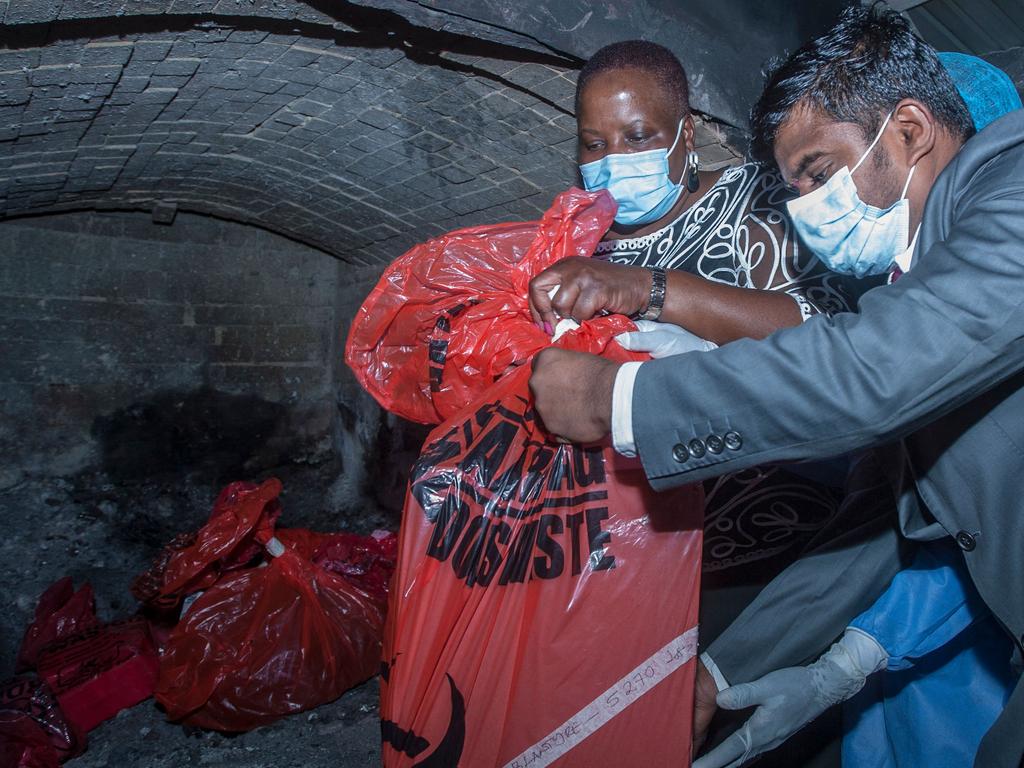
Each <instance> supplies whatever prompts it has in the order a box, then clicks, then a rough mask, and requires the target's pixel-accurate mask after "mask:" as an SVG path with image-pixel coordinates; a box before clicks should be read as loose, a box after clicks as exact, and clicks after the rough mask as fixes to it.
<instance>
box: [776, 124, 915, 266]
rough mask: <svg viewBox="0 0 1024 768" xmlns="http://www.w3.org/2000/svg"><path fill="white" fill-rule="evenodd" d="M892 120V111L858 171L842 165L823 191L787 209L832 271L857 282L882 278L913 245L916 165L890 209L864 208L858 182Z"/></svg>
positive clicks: (823, 185)
mask: <svg viewBox="0 0 1024 768" xmlns="http://www.w3.org/2000/svg"><path fill="white" fill-rule="evenodd" d="M890 117H892V113H891V112H890V113H889V115H887V116H886V118H885V121H884V122H883V123H882V127H881V128H880V129H879V130H878V135H877V136H875V139H874V141H872V142H871V145H870V146H869V147H868V148H867V151H866V152H865V153H864V154H863V155H861V157H860V160H858V161H857V164H856V165H855V166H853V170H850V169H849V168H848V167H847V166H843V167H842V168H840V169H839V170H838V171H836V172H835V173H834V174H832V177H831V178H830V179H829V180H828V181H826V182H825V183H824V184H822V185H821V186H820V187H819V188H818V189H816V190H814V191H813V192H809V193H808V194H806V195H804V196H803V197H798V198H796V199H795V200H790V201H789V202H788V203H787V204H786V207H787V208H788V209H789V215H790V218H792V219H793V226H794V227H795V228H796V231H797V233H798V234H799V235H800V237H801V238H802V239H803V241H804V243H805V244H806V245H807V247H808V248H810V249H811V250H812V251H814V253H815V254H816V255H817V257H818V258H819V259H821V260H822V261H823V262H824V263H825V265H826V266H827V267H828V268H829V269H831V270H832V271H833V272H842V273H844V274H848V275H856V276H857V277H865V276H867V275H880V274H882V273H883V272H886V271H887V270H888V269H889V268H890V267H891V266H892V264H893V262H894V261H895V260H896V257H897V256H898V255H900V254H902V253H903V252H904V251H906V250H907V247H908V244H909V242H910V201H909V200H907V189H908V188H909V187H910V180H911V179H912V178H913V177H914V169H915V168H916V167H917V166H916V165H915V166H914V167H912V168H911V169H910V173H909V174H908V176H907V183H906V184H904V185H903V192H902V193H901V194H900V199H899V200H897V201H896V202H895V203H893V204H892V205H890V206H889V207H888V208H876V207H874V206H873V205H868V204H867V203H865V202H864V201H863V200H861V199H860V195H858V194H857V185H856V184H854V182H853V172H854V171H856V170H857V169H858V168H859V167H860V165H861V163H863V162H864V160H865V159H866V158H867V156H868V155H870V154H871V150H872V149H874V148H875V144H877V143H878V140H879V139H880V138H881V137H882V131H884V130H885V126H886V125H887V124H888V123H889V118H890Z"/></svg>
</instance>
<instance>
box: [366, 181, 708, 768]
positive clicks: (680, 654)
mask: <svg viewBox="0 0 1024 768" xmlns="http://www.w3.org/2000/svg"><path fill="white" fill-rule="evenodd" d="M613 212H614V203H612V202H611V200H610V198H608V197H607V196H606V195H589V194H586V193H583V192H580V191H578V190H570V191H569V192H567V193H565V194H563V195H561V196H560V197H559V199H558V200H556V202H555V205H554V206H553V207H552V209H551V211H549V212H548V213H547V214H546V215H545V217H544V219H543V220H542V221H541V222H540V223H539V224H536V223H534V224H529V225H500V226H498V227H481V228H476V229H471V230H463V231H460V232H455V233H452V234H451V235H448V236H446V237H445V238H440V239H438V240H435V241H431V242H430V243H427V244H425V245H423V246H420V247H418V248H415V249H413V250H412V251H410V252H409V253H408V254H406V255H405V256H403V257H402V258H400V259H399V260H398V261H397V262H395V264H394V265H392V267H390V268H389V269H388V270H387V271H386V272H385V274H384V276H383V278H382V279H381V281H380V283H379V284H378V285H377V287H376V288H375V289H374V291H373V292H372V293H371V294H370V297H369V298H368V299H367V302H366V304H364V306H363V308H362V310H361V311H360V313H359V315H358V316H357V318H356V321H355V322H354V324H353V327H352V331H351V333H350V335H349V344H348V348H347V355H346V359H347V360H348V362H349V364H350V365H351V366H352V367H353V369H354V370H355V372H356V375H357V377H358V378H359V380H360V381H361V382H363V383H364V385H366V387H367V389H369V390H370V392H371V393H372V394H373V395H374V396H375V397H376V398H377V400H378V401H379V402H380V403H381V404H382V405H383V406H384V407H386V408H388V409H389V410H392V411H394V412H396V413H399V414H401V415H403V416H406V417H409V418H415V419H418V420H421V421H428V422H429V421H437V420H439V419H444V418H446V419H447V421H445V422H444V423H443V424H442V425H441V426H439V427H437V428H436V429H435V430H434V431H433V432H432V433H431V434H430V436H429V437H428V438H427V443H426V447H425V448H424V450H423V452H422V453H421V455H420V459H419V460H418V462H417V463H416V465H415V467H414V468H413V473H412V477H411V478H410V488H409V494H408V496H407V499H406V505H405V509H404V512H403V521H402V529H401V532H400V538H399V565H398V570H397V571H396V575H395V581H394V583H393V585H392V592H391V606H390V613H389V617H388V626H387V630H386V634H385V647H384V665H383V672H382V678H383V679H382V683H381V719H382V723H381V726H382V737H383V741H384V747H383V758H384V764H385V765H386V766H388V767H389V768H398V767H399V766H412V765H416V766H422V767H423V768H427V767H428V766H429V767H433V766H446V767H448V766H466V767H470V766H471V767H472V768H478V767H479V768H486V767H489V766H506V768H525V767H526V766H530V768H541V767H542V766H548V765H559V766H587V768H595V767H600V766H632V765H656V766H661V765H678V766H685V765H687V764H688V762H689V755H690V737H691V727H692V713H693V678H694V664H695V661H694V656H695V653H696V647H697V626H696V625H697V608H698V595H699V578H700V552H701V539H702V523H703V520H702V508H703V494H702V491H701V489H700V488H699V487H690V488H683V489H679V490H677V491H673V492H670V493H665V494H656V493H654V492H653V491H652V490H651V488H650V486H649V484H648V483H647V481H646V478H645V476H644V473H643V470H642V468H641V466H640V464H639V462H638V461H637V460H635V459H625V458H623V457H621V456H619V455H617V454H616V453H615V452H614V451H612V450H611V448H610V447H609V446H608V445H604V446H601V447H591V448H582V447H580V446H574V445H565V444H561V443H559V442H557V441H555V440H554V439H553V438H552V437H551V436H550V435H548V434H547V433H546V432H545V431H544V430H543V428H542V426H541V425H540V424H538V421H537V418H536V414H535V412H534V410H533V407H532V402H531V397H530V392H529V386H528V379H529V375H530V371H529V366H528V365H520V364H522V363H526V362H528V361H529V359H530V358H531V357H532V356H533V354H535V353H536V352H537V351H538V350H540V349H542V348H544V347H546V346H548V345H549V344H550V341H549V339H548V337H547V336H546V335H545V334H544V333H542V332H541V331H539V330H538V329H537V328H536V327H535V326H534V325H533V323H532V321H531V318H530V315H529V312H528V307H527V301H526V295H527V285H528V281H529V279H530V277H532V276H533V275H534V274H536V273H537V272H539V271H541V270H542V269H544V268H545V267H546V266H548V265H550V264H551V263H553V262H554V261H557V260H558V259H560V258H562V257H564V256H566V255H574V254H575V255H584V256H589V255H590V254H591V252H592V251H593V248H594V246H595V245H596V243H597V242H598V240H599V239H600V237H601V236H602V235H603V233H604V232H605V231H606V230H607V227H608V225H609V224H610V223H611V217H612V214H613ZM633 327H634V326H633V324H632V323H630V322H629V321H628V320H626V319H625V318H623V317H615V316H613V317H603V318H597V319H595V320H592V321H589V322H586V323H584V324H583V326H582V327H581V328H580V329H579V330H577V331H575V332H571V333H568V334H566V335H565V336H564V337H563V338H562V339H561V340H560V341H559V342H558V344H559V346H563V347H566V348H569V349H576V350H580V351H587V352H592V353H598V354H603V355H605V356H607V357H610V358H612V359H616V360H620V361H623V360H632V359H639V357H638V356H636V355H631V354H630V353H627V352H625V351H624V350H623V349H622V348H621V347H619V346H618V345H617V344H615V343H613V342H612V341H611V339H612V338H613V337H614V335H615V334H617V333H619V332H621V331H625V330H631V329H632V328H633ZM516 365H518V367H516ZM467 404H468V405H467Z"/></svg>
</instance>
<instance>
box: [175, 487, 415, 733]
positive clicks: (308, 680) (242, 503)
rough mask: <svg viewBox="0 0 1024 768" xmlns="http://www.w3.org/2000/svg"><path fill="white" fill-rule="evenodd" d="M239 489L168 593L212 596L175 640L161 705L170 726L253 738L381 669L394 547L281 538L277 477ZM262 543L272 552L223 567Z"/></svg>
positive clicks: (185, 558) (181, 555)
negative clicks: (276, 520)
mask: <svg viewBox="0 0 1024 768" xmlns="http://www.w3.org/2000/svg"><path fill="white" fill-rule="evenodd" d="M229 488H233V489H234V491H233V492H232V493H230V494H227V495H226V496H225V495H223V494H222V497H221V500H222V501H225V499H227V498H232V499H234V502H233V503H227V502H226V501H225V503H224V504H222V505H220V510H219V512H215V514H214V516H213V517H211V520H210V522H209V523H208V524H207V525H206V526H205V527H204V528H203V529H202V530H200V532H199V534H198V536H197V537H196V541H195V543H194V544H193V545H192V546H191V547H188V548H186V549H183V550H180V551H178V552H175V553H174V554H173V555H172V556H171V558H170V561H169V563H168V565H167V568H166V572H165V579H166V584H165V586H164V593H165V595H169V594H171V593H172V592H173V593H181V592H182V591H190V590H194V589H197V588H198V589H201V590H202V591H201V592H197V593H193V594H195V595H198V596H197V597H195V599H194V601H193V602H192V603H191V604H190V605H188V606H187V607H186V609H185V613H184V616H183V617H182V620H181V622H180V623H179V624H178V625H177V626H176V627H175V628H174V629H173V630H172V631H171V633H170V635H169V637H168V639H167V641H166V643H165V646H164V649H163V652H162V654H161V657H160V677H159V682H158V684H157V690H156V698H157V701H159V702H160V703H161V704H162V705H163V706H164V707H165V708H166V709H167V714H168V717H169V718H170V719H172V720H182V721H184V722H185V723H188V724H190V725H195V726H200V727H203V728H213V729H217V730H222V731H246V730H249V729H251V728H255V727H258V726H260V725H265V724H267V723H270V722H273V721H274V720H276V719H278V718H280V717H282V716H284V715H287V714H291V713H294V712H299V711H301V710H305V709H309V708H311V707H315V706H317V705H319V704H323V703H325V702H328V701H331V700H333V699H335V698H337V697H338V696H340V695H341V694H342V693H343V692H344V691H345V690H347V689H348V688H351V687H352V686H353V685H357V684H359V683H361V682H363V681H365V680H367V679H368V678H370V677H371V676H372V675H373V674H374V673H375V672H376V671H377V668H378V665H379V659H380V653H381V637H382V632H383V624H384V614H385V611H386V608H387V590H386V586H385V585H386V583H387V581H388V580H389V578H390V575H391V571H392V569H393V567H394V559H393V551H394V546H395V544H394V539H393V537H390V538H389V537H383V538H373V537H355V536H352V535H346V534H315V533H312V532H309V531H302V530H295V531H289V530H281V531H277V532H276V533H275V531H274V529H273V524H272V522H271V519H272V518H273V517H276V515H277V512H278V511H279V507H278V506H277V500H276V499H277V494H278V493H279V492H280V489H281V486H280V483H279V482H278V481H277V480H271V481H267V482H266V483H264V484H263V485H261V486H259V487H255V486H243V485H240V484H234V485H233V486H229ZM268 510H269V511H268ZM254 541H255V542H257V543H259V544H260V545H261V546H262V547H265V548H266V550H267V552H269V553H273V556H271V555H266V556H264V557H263V558H257V562H255V563H251V564H250V566H251V567H242V568H235V567H232V568H231V569H229V570H225V568H224V566H225V564H227V563H232V564H233V563H236V562H239V561H240V560H241V557H240V556H239V553H248V552H249V551H250V545H251V544H252V543H253V542H254ZM225 557H226V558H227V560H225V559H224V558H225ZM317 562H322V563H324V565H325V566H327V567H324V566H321V565H318V564H317ZM328 567H331V568H337V569H338V571H339V572H338V573H335V572H332V571H331V570H328ZM211 574H216V580H215V581H213V582H212V583H211Z"/></svg>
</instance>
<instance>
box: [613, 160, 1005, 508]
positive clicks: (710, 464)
mask: <svg viewBox="0 0 1024 768" xmlns="http://www.w3.org/2000/svg"><path fill="white" fill-rule="evenodd" d="M1021 164H1022V165H1024V163H1021ZM1020 170H1021V171H1022V172H1024V169H1020ZM1008 178H1009V179H1014V177H1013V176H1009V177H1007V175H1006V174H1005V173H1002V174H1000V179H1001V180H1002V182H1003V183H1002V184H997V183H977V184H973V185H972V189H973V190H974V191H973V192H971V193H965V194H964V195H962V196H961V197H960V199H959V200H958V201H957V203H956V204H955V206H953V210H952V213H951V214H949V219H948V222H945V226H946V229H947V230H948V233H947V234H946V235H945V237H944V238H933V239H935V242H934V244H932V245H931V247H929V248H928V249H927V251H926V252H924V253H922V254H921V255H920V258H919V259H918V262H917V265H916V266H915V268H914V270H913V271H912V272H911V273H909V274H907V275H905V276H903V277H902V278H901V279H900V280H899V281H898V282H896V283H895V284H893V285H890V286H882V287H879V288H876V289H874V290H872V291H869V292H868V293H866V294H865V295H864V297H863V298H862V300H861V309H860V313H859V314H840V315H837V316H835V317H825V316H818V317H815V318H812V319H811V320H810V321H808V322H806V323H804V324H803V325H801V326H798V327H795V328H791V329H785V330H781V331H778V332H777V333H775V334H773V335H772V336H770V337H769V338H767V339H765V340H763V341H752V340H740V341H736V342H733V343H731V344H728V345H726V346H725V347H722V348H721V349H718V350H715V351H713V352H708V353H701V354H693V353H688V354H684V355H678V356H675V357H670V358H664V359H661V360H652V361H650V362H648V363H645V364H644V365H643V366H641V368H640V371H639V374H638V376H637V379H636V385H635V387H634V390H633V432H634V436H635V438H636V444H637V448H638V450H639V453H640V457H641V459H642V461H643V464H644V469H645V471H646V473H647V476H648V479H649V480H650V482H651V484H652V485H653V486H654V487H655V488H658V489H662V488H667V487H671V486H675V485H682V484H685V483H692V482H695V481H699V480H703V479H705V478H709V477H715V476H718V475H721V474H724V473H726V472H732V471H736V470H740V469H744V468H747V467H752V466H756V465H758V464H765V463H771V462H782V461H798V460H806V459H816V458H824V457H827V456H833V455H838V454H843V453H849V452H851V451H854V450H857V449H860V448H864V447H867V446H871V445H877V444H879V443H883V442H888V441H891V440H893V439H895V438H899V437H903V436H905V435H906V434H908V433H910V432H912V431H913V430H914V429H915V428H917V427H919V426H921V425H924V424H926V423H928V422H930V421H932V420H934V419H936V418H938V417H940V416H942V415H943V414H945V413H948V412H949V411H951V410H953V409H954V408H956V407H957V406H959V405H961V404H963V403H965V402H968V401H969V400H971V399H973V398H975V397H977V396H978V395H980V394H982V393H983V392H985V391H986V390H988V389H990V388H992V387H993V386H995V385H997V384H998V383H1000V382H1001V381H1003V380H1005V379H1007V378H1008V377H1010V376H1012V375H1013V374H1014V373H1016V372H1018V371H1020V370H1021V369H1022V368H1024V289H1022V287H1024V215H1022V213H1021V212H1022V211H1024V183H1022V182H1021V181H1018V180H1017V179H1020V178H1022V176H1017V177H1016V179H1014V180H1013V181H1012V182H1011V183H1009V184H1008V183H1007V179H1008ZM934 194H935V192H934V190H933V195H934ZM935 207H936V206H932V208H935ZM932 213H933V211H932V209H928V210H926V216H928V215H931V214H932ZM936 215H942V212H941V211H939V212H938V213H937V214H936ZM726 433H732V434H731V435H730V438H731V439H728V440H726V441H725V447H724V449H723V450H720V451H719V452H717V453H716V452H714V451H712V450H701V446H702V445H704V444H705V443H704V442H702V443H699V444H698V443H694V441H704V440H705V438H707V437H708V436H709V435H717V436H719V437H721V436H723V435H726ZM713 444H714V446H715V448H720V447H721V446H722V443H721V441H713ZM680 446H683V447H687V446H695V447H696V450H690V451H682V450H680Z"/></svg>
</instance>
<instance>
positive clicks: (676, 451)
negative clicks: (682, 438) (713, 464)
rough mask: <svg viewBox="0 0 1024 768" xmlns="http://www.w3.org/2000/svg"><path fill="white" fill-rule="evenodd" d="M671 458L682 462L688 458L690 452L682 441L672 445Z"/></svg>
mask: <svg viewBox="0 0 1024 768" xmlns="http://www.w3.org/2000/svg"><path fill="white" fill-rule="evenodd" d="M672 458H673V459H675V460H676V461H678V462H679V463H680V464H682V463H683V462H684V461H686V460H687V459H689V458H690V452H689V451H688V450H686V446H685V445H683V444H682V443H676V444H675V445H673V446H672Z"/></svg>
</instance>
